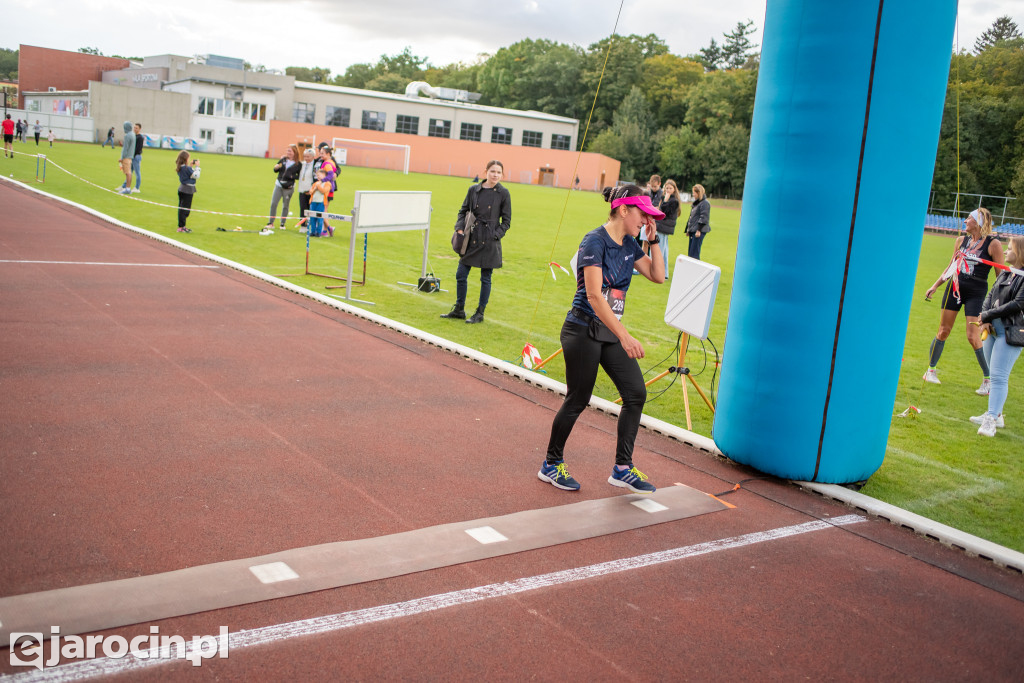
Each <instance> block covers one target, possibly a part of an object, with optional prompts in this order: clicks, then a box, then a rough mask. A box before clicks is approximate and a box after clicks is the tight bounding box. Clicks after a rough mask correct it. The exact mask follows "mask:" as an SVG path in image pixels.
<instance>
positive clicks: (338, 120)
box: [324, 107, 352, 128]
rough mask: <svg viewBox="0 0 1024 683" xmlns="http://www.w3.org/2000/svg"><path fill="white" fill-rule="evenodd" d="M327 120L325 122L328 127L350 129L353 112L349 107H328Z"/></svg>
mask: <svg viewBox="0 0 1024 683" xmlns="http://www.w3.org/2000/svg"><path fill="white" fill-rule="evenodd" d="M326 113H327V119H326V120H325V121H324V123H326V124H327V125H328V126H342V127H344V128H348V126H349V123H351V121H352V110H351V109H349V108H348V107H327V112H326Z"/></svg>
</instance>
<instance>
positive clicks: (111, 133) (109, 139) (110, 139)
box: [100, 126, 114, 149]
mask: <svg viewBox="0 0 1024 683" xmlns="http://www.w3.org/2000/svg"><path fill="white" fill-rule="evenodd" d="M108 142H109V143H110V149H114V127H113V126H111V127H110V130H108V131H107V139H106V140H104V141H103V143H102V144H101V145H100V147H106V146H107V143H108Z"/></svg>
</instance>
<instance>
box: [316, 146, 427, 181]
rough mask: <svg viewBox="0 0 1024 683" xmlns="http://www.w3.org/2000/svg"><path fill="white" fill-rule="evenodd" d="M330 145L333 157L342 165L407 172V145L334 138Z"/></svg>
mask: <svg viewBox="0 0 1024 683" xmlns="http://www.w3.org/2000/svg"><path fill="white" fill-rule="evenodd" d="M331 147H332V148H334V158H335V159H337V160H338V163H339V164H341V165H342V166H362V167H364V168H383V169H387V170H389V171H401V172H402V173H404V174H406V175H408V174H409V150H410V148H409V145H396V144H393V143H389V142H370V141H369V140H353V139H351V138H334V139H333V140H332V141H331Z"/></svg>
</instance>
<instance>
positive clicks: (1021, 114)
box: [931, 17, 1024, 223]
mask: <svg viewBox="0 0 1024 683" xmlns="http://www.w3.org/2000/svg"><path fill="white" fill-rule="evenodd" d="M958 128H959V130H958ZM958 160H959V164H958ZM958 170H959V178H958V173H957V171H958ZM958 186H959V191H960V192H962V193H972V194H984V195H994V196H996V197H997V196H1000V195H1002V196H1010V197H1015V198H1016V200H1015V201H1010V202H1009V203H1008V204H1007V205H1006V207H1005V209H1006V215H1007V217H1008V218H1009V217H1011V216H1012V217H1014V218H1016V219H1017V220H1016V221H1015V222H1017V223H1024V37H1021V33H1020V30H1019V28H1018V27H1017V25H1016V24H1015V23H1014V22H1013V21H1012V20H1011V19H1010V17H1000V18H999V19H997V20H996V21H995V23H993V24H992V26H991V27H990V28H989V29H988V30H987V31H986V32H985V33H983V34H982V35H981V36H980V37H979V38H978V40H977V41H976V42H975V45H974V50H973V51H968V50H966V49H962V50H960V51H959V52H956V53H955V54H954V55H953V58H952V61H951V64H950V69H949V80H948V84H947V90H946V102H945V108H944V110H943V115H942V130H941V133H940V136H939V150H938V154H937V156H936V159H935V173H934V175H933V177H932V198H931V204H932V206H933V208H934V209H937V210H940V211H943V212H948V211H951V210H952V209H953V208H954V202H955V199H956V192H957V187H958ZM977 205H978V199H977V198H976V197H964V198H962V199H961V207H960V208H961V209H963V210H965V211H969V210H971V209H973V208H975V207H976V206H977ZM982 206H984V207H985V208H987V209H989V210H990V211H992V213H993V214H994V215H995V216H996V217H1000V216H1001V215H1002V213H1003V209H1004V202H1003V200H1000V199H996V198H994V197H990V198H986V199H983V200H982Z"/></svg>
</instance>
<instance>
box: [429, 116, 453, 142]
mask: <svg viewBox="0 0 1024 683" xmlns="http://www.w3.org/2000/svg"><path fill="white" fill-rule="evenodd" d="M427 135H428V136H430V137H432V138H450V137H451V136H452V122H451V121H445V120H444V119H430V127H429V128H428V129H427Z"/></svg>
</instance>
